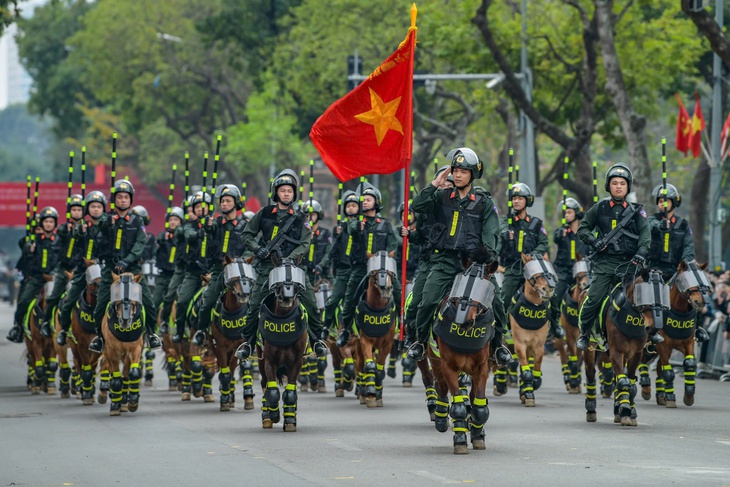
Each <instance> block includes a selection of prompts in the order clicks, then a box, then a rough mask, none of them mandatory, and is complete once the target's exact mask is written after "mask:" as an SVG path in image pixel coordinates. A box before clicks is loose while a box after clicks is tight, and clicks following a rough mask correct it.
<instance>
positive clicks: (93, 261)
mask: <svg viewBox="0 0 730 487" xmlns="http://www.w3.org/2000/svg"><path fill="white" fill-rule="evenodd" d="M84 264H86V267H91V266H92V265H94V264H96V261H95V260H93V259H87V258H86V257H84Z"/></svg>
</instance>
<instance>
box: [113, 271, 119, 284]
mask: <svg viewBox="0 0 730 487" xmlns="http://www.w3.org/2000/svg"><path fill="white" fill-rule="evenodd" d="M118 281H119V274H115V273H114V271H112V282H118Z"/></svg>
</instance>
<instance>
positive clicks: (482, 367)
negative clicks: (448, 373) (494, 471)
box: [469, 348, 489, 450]
mask: <svg viewBox="0 0 730 487" xmlns="http://www.w3.org/2000/svg"><path fill="white" fill-rule="evenodd" d="M488 350H489V348H486V349H484V350H483V351H482V354H484V357H483V359H484V361H483V362H482V363H480V364H478V365H477V366H476V370H475V371H474V373H473V374H472V376H471V378H472V384H471V392H470V397H471V412H470V415H469V429H470V430H471V444H472V447H473V448H474V449H475V450H486V448H487V445H486V442H485V440H484V425H485V424H486V422H487V420H488V419H489V401H488V400H487V380H488V379H489V360H488V358H489V351H488Z"/></svg>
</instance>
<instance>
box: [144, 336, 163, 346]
mask: <svg viewBox="0 0 730 487" xmlns="http://www.w3.org/2000/svg"><path fill="white" fill-rule="evenodd" d="M147 343H148V344H149V346H150V348H151V349H152V350H157V349H159V348H162V340H160V337H158V336H157V335H155V334H154V333H148V334H147Z"/></svg>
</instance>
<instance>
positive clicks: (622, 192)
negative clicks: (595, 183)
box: [577, 162, 664, 350]
mask: <svg viewBox="0 0 730 487" xmlns="http://www.w3.org/2000/svg"><path fill="white" fill-rule="evenodd" d="M633 181H634V176H633V174H631V170H630V169H629V167H628V166H627V165H626V164H624V163H621V162H619V163H618V164H614V165H613V166H611V167H610V168H609V170H608V171H607V172H606V183H605V186H604V188H605V189H606V191H607V192H608V193H609V194H610V195H611V196H610V198H605V199H603V200H601V201H599V202H598V203H597V204H595V205H593V207H591V209H590V210H588V212H587V213H586V216H585V218H583V221H581V222H580V226H579V227H578V238H580V239H581V240H582V241H583V242H584V243H586V244H587V245H589V246H590V247H592V248H593V250H594V251H595V252H596V253H595V254H594V256H593V257H592V258H591V260H592V261H593V262H594V266H593V281H592V282H591V287H589V288H588V297H587V298H586V300H585V301H584V302H583V306H581V308H580V313H579V316H578V320H579V326H580V332H581V335H580V338H578V344H577V346H578V348H579V349H581V350H586V349H588V342H589V340H590V335H591V331H592V330H593V328H594V326H595V321H596V317H597V316H598V312H599V310H600V308H601V303H602V302H603V299H604V298H605V297H606V296H608V293H609V292H611V289H612V288H613V286H615V285H616V284H617V283H619V282H621V277H620V276H619V274H622V275H623V274H629V275H631V274H634V272H635V271H636V270H637V269H636V267H643V266H644V265H645V264H646V259H647V255H648V253H649V247H650V245H651V230H650V228H649V223H648V222H647V221H646V212H645V211H644V209H643V208H642V207H641V205H638V204H636V203H629V202H628V201H626V196H627V195H628V194H629V193H630V192H631V185H632V183H633ZM615 229H617V230H616V231H614V232H613V234H611V232H612V231H613V230H615ZM596 230H598V237H596V236H595V235H594V234H593V232H594V231H596ZM610 234H611V235H610ZM650 336H651V340H652V342H654V343H659V342H662V341H664V338H662V336H661V335H659V334H658V333H656V330H653V333H650Z"/></svg>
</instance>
